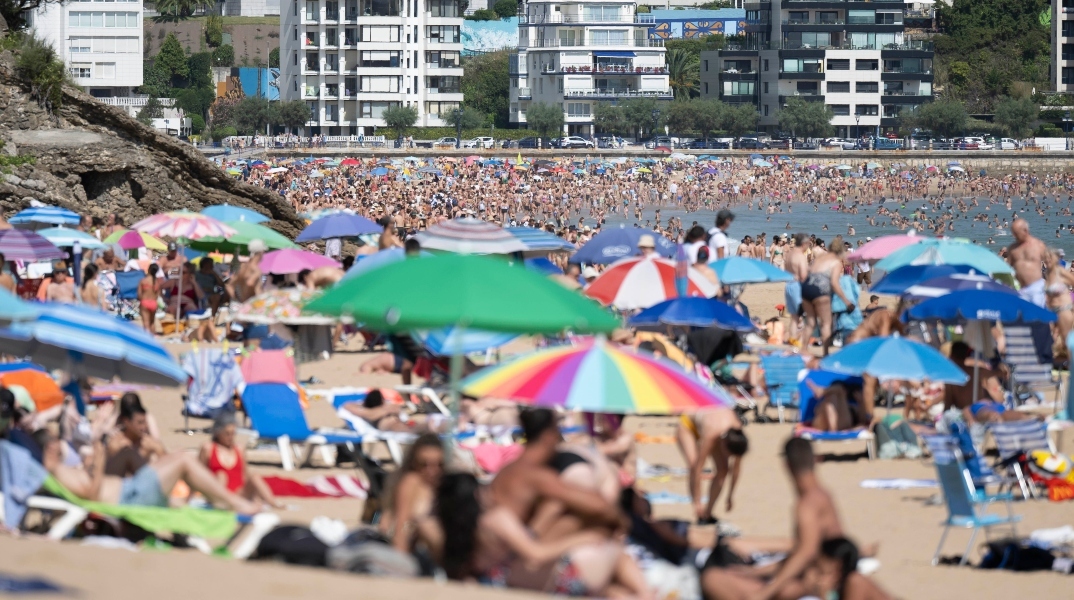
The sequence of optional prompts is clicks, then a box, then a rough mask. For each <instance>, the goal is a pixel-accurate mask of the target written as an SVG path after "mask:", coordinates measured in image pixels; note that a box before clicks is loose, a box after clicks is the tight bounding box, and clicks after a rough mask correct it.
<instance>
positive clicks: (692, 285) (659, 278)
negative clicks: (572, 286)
mask: <svg viewBox="0 0 1074 600" xmlns="http://www.w3.org/2000/svg"><path fill="white" fill-rule="evenodd" d="M686 279H687V282H686V294H685V295H686V296H702V297H705V298H711V297H713V296H715V295H716V292H717V286H716V284H715V283H712V282H711V281H709V280H708V279H706V278H705V276H704V275H702V274H701V273H700V272H698V270H697V269H694V268H692V267H691V268H689V269H688V270H687V273H686ZM585 295H586V296H589V297H590V298H593V299H594V300H597V301H598V302H600V303H602V304H606V305H611V306H614V307H615V308H618V309H619V310H633V309H636V308H649V307H650V306H653V305H654V304H659V303H660V302H663V301H665V300H670V299H671V298H675V297H677V296H678V295H679V294H678V291H677V290H676V288H675V261H671V260H667V259H666V258H654V257H643V256H634V257H631V258H624V259H623V260H620V261H618V262H616V263H614V264H612V265H611V266H610V267H608V268H607V269H605V271H604V272H603V273H601V274H600V276H599V277H597V278H596V279H594V280H593V283H591V284H589V287H587V288H586V289H585Z"/></svg>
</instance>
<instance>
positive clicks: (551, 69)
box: [541, 65, 668, 75]
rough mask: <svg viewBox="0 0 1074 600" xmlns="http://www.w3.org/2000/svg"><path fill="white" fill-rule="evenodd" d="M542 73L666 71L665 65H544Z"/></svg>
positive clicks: (614, 73)
mask: <svg viewBox="0 0 1074 600" xmlns="http://www.w3.org/2000/svg"><path fill="white" fill-rule="evenodd" d="M541 72H542V73H583V74H590V75H647V74H648V75H651V74H653V73H667V72H668V70H667V67H635V66H623V67H618V66H602V65H596V66H591V65H562V66H560V67H558V68H557V67H556V66H555V65H544V66H542V67H541Z"/></svg>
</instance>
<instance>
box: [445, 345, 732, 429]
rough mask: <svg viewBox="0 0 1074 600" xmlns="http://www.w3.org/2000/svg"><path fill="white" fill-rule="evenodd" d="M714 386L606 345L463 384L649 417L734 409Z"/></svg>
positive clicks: (482, 392)
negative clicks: (719, 407) (722, 408)
mask: <svg viewBox="0 0 1074 600" xmlns="http://www.w3.org/2000/svg"><path fill="white" fill-rule="evenodd" d="M713 385H714V386H715V387H708V386H707V385H706V384H705V383H702V382H701V381H700V380H698V379H696V378H695V377H694V376H693V375H691V374H689V373H687V372H686V371H683V370H682V368H680V367H679V366H678V365H676V364H675V363H672V362H670V361H667V360H662V359H658V358H656V357H654V356H652V355H650V354H642V353H635V352H630V351H627V350H623V349H621V348H618V347H616V346H614V345H612V344H609V343H607V342H604V341H602V340H593V341H589V342H586V343H583V344H580V345H577V346H560V347H555V348H550V349H547V350H540V351H538V352H534V353H532V354H527V355H524V356H521V357H519V358H516V359H515V360H512V361H510V362H507V363H504V364H502V365H499V366H495V367H488V368H485V369H482V370H480V371H478V372H477V373H474V374H473V375H471V376H469V377H467V378H466V379H464V380H463V381H462V383H461V386H462V390H463V393H464V394H467V395H470V396H474V397H477V398H484V397H491V398H499V399H503V400H515V401H518V402H522V403H525V404H532V405H535V406H563V407H566V408H568V409H573V410H583V411H589V412H601V413H616V414H645V415H664V414H675V413H681V412H684V411H690V410H696V409H699V408H705V407H709V406H725V407H732V406H734V400H733V399H732V398H731V396H730V395H729V394H728V393H727V390H725V389H723V388H722V387H719V385H717V384H713Z"/></svg>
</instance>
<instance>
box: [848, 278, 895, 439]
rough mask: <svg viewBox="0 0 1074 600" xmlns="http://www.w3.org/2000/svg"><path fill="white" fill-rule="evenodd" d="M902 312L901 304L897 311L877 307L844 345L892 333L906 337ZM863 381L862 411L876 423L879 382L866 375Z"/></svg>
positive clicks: (877, 418) (877, 417)
mask: <svg viewBox="0 0 1074 600" xmlns="http://www.w3.org/2000/svg"><path fill="white" fill-rule="evenodd" d="M873 298H876V296H873ZM870 306H872V302H870ZM901 312H902V304H901V303H900V304H899V305H898V306H897V307H895V310H891V309H889V308H888V307H886V306H877V307H876V308H874V309H873V310H872V312H870V313H869V314H868V316H867V317H865V320H863V321H862V322H861V325H858V328H857V329H855V330H854V331H852V332H851V333H850V335H849V336H847V339H846V340H844V341H843V345H844V346H849V345H850V344H853V343H855V342H860V341H862V340H866V339H869V338H872V337H887V336H889V335H891V334H892V333H897V334H899V335H904V334H905V333H906V331H905V327H903V324H902V322H901V321H900V320H899V314H900V313H901ZM863 381H864V382H865V383H864V385H863V386H862V410H864V411H865V414H866V415H869V418H870V420H872V421H873V422H874V423H875V422H877V421H878V420H879V415H877V414H876V411H875V405H876V386H877V383H878V382H877V379H876V377H873V376H872V375H866V376H865V377H864V378H863Z"/></svg>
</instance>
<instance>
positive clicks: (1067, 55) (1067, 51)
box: [1063, 44, 1074, 60]
mask: <svg viewBox="0 0 1074 600" xmlns="http://www.w3.org/2000/svg"><path fill="white" fill-rule="evenodd" d="M1063 60H1074V44H1063Z"/></svg>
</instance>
